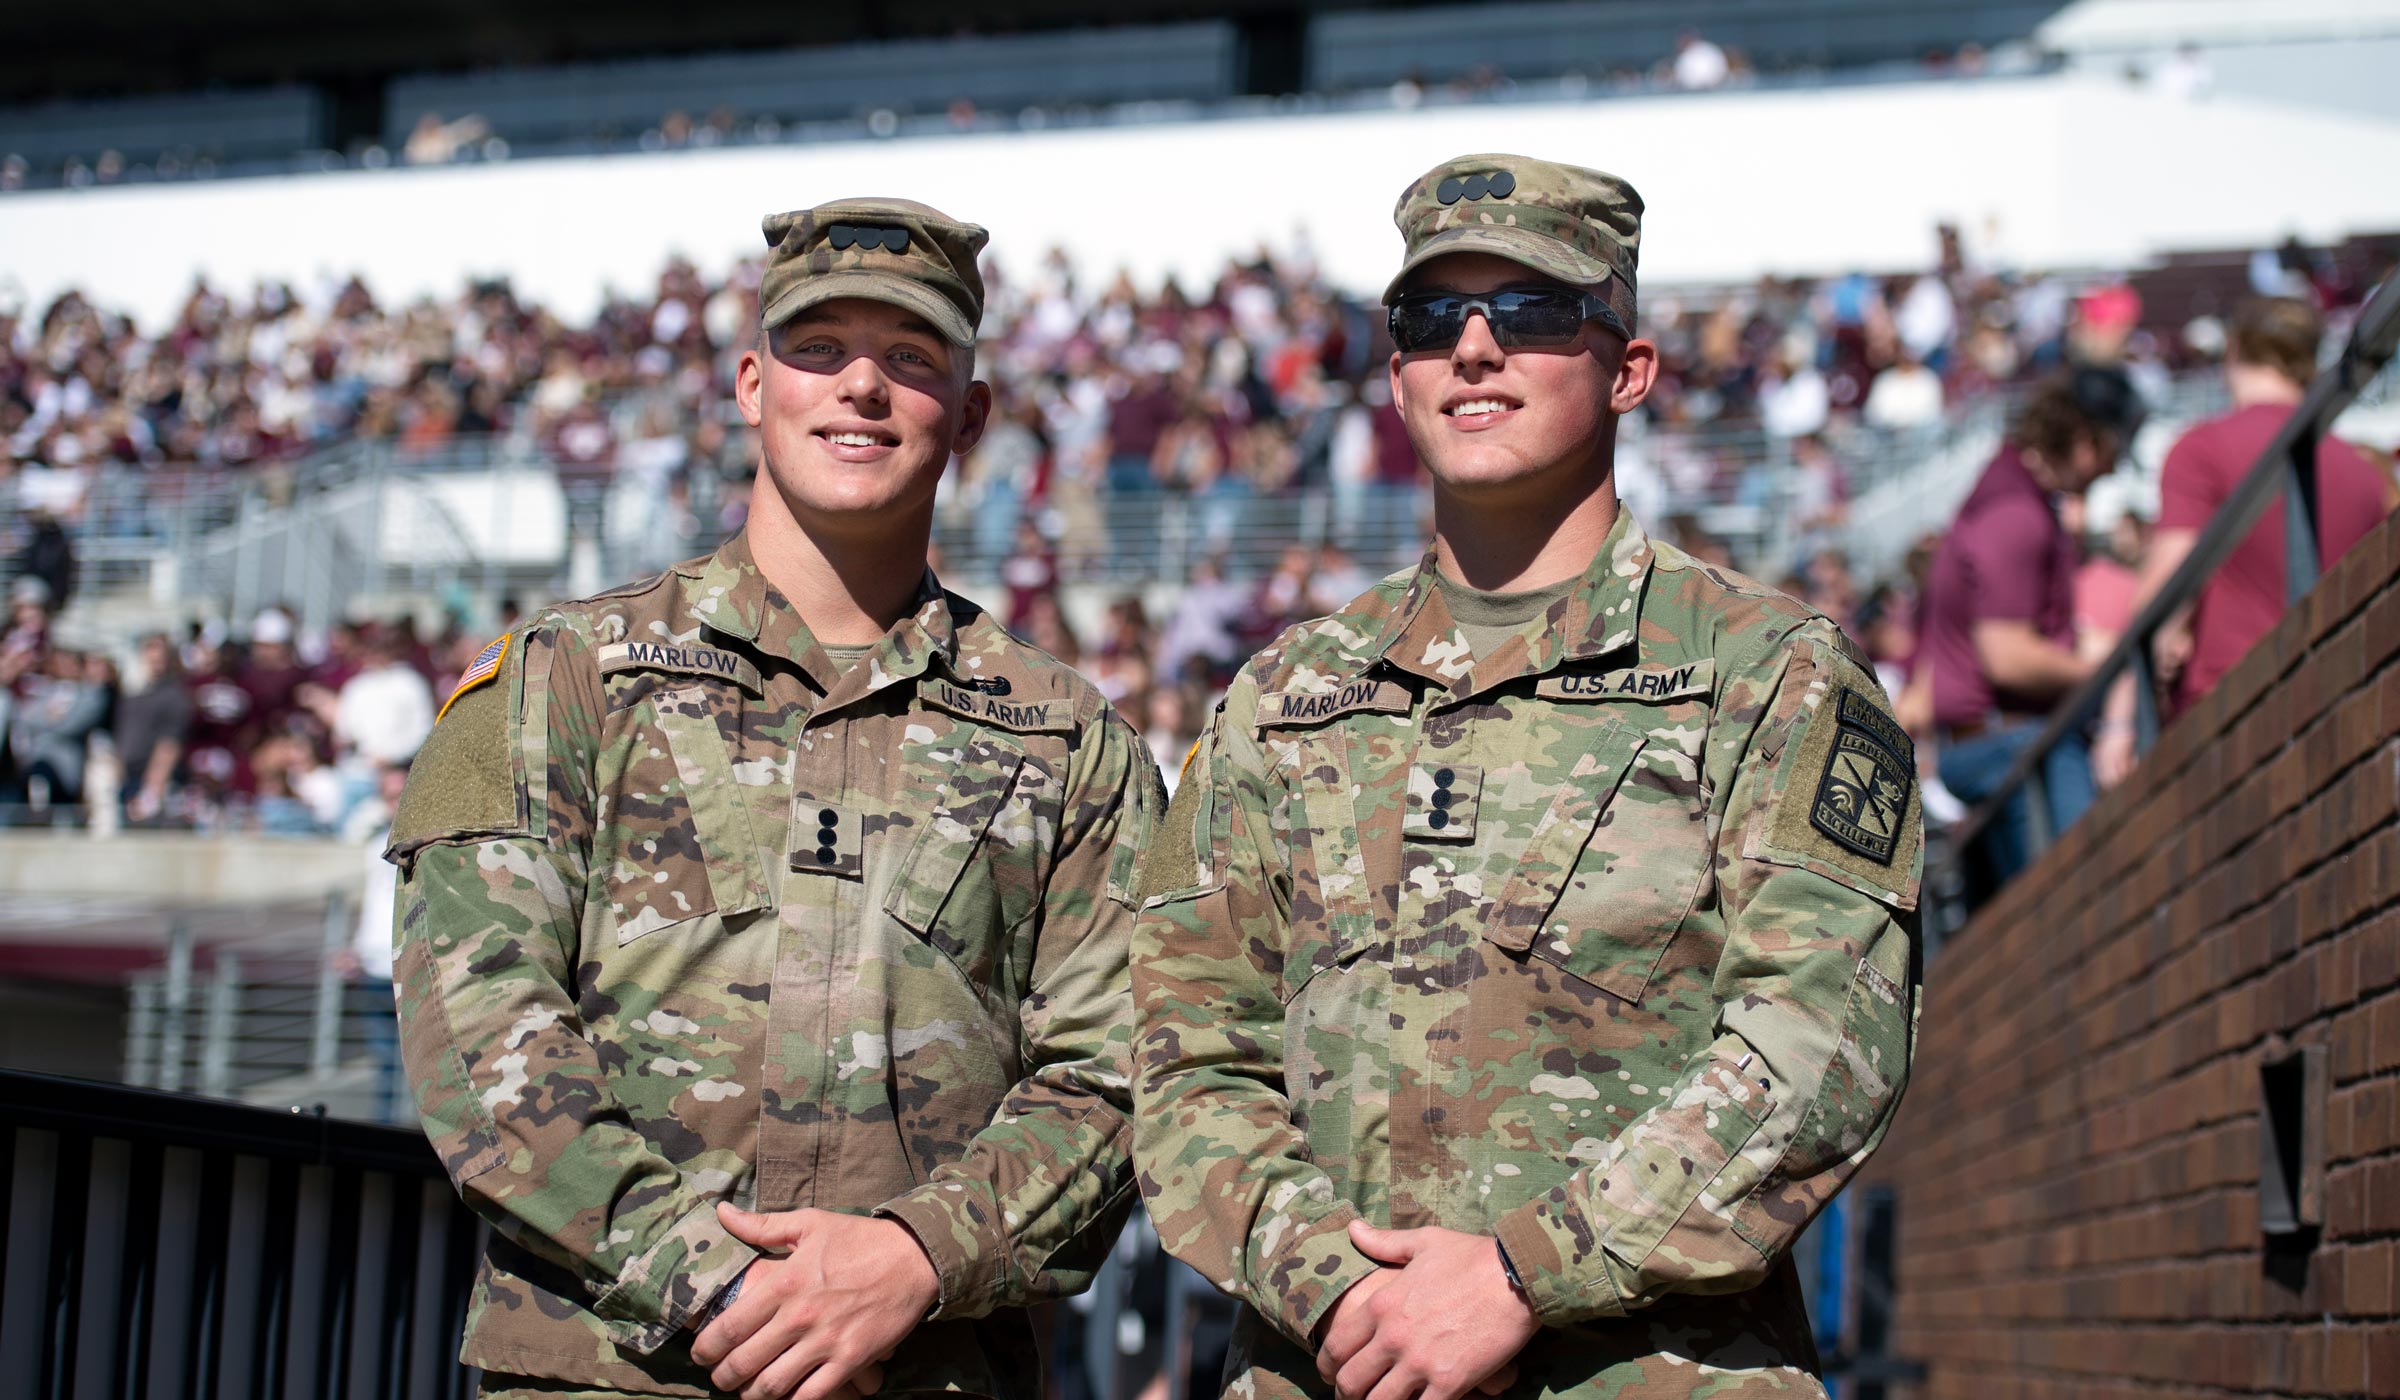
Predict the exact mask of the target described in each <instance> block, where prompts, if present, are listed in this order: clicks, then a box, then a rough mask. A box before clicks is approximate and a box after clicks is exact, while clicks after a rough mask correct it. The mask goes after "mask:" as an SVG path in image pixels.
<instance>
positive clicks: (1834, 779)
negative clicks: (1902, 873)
mask: <svg viewBox="0 0 2400 1400" xmlns="http://www.w3.org/2000/svg"><path fill="white" fill-rule="evenodd" d="M1838 704H1839V708H1838V710H1837V711H1836V713H1835V719H1836V721H1837V723H1836V726H1835V729H1834V736H1833V744H1832V746H1831V748H1830V749H1828V750H1827V753H1826V758H1825V769H1824V773H1823V776H1821V777H1820V778H1818V780H1817V791H1816V796H1815V797H1814V799H1813V800H1812V801H1811V802H1810V804H1809V809H1808V823H1809V825H1811V826H1813V827H1815V828H1816V829H1817V830H1819V831H1821V832H1823V833H1825V835H1827V836H1828V837H1831V838H1832V839H1833V840H1835V841H1838V842H1840V843H1841V844H1842V845H1844V846H1846V847H1848V848H1849V849H1851V850H1853V851H1856V852H1857V853H1859V854H1860V855H1862V856H1865V857H1866V858H1867V859H1869V860H1871V861H1874V862H1875V863H1876V864H1878V865H1889V864H1891V863H1892V856H1893V853H1894V852H1895V850H1896V849H1897V848H1898V846H1899V843H1900V832H1901V827H1902V823H1903V822H1904V821H1905V820H1906V819H1907V817H1908V803H1909V786H1910V781H1909V780H1910V775H1911V772H1912V769H1913V765H1912V764H1911V762H1910V758H1909V755H1910V752H1911V749H1912V745H1911V744H1910V743H1909V741H1908V735H1907V734H1906V733H1905V732H1903V731H1902V730H1901V728H1900V726H1899V725H1897V724H1894V723H1893V722H1892V720H1891V719H1890V717H1889V716H1887V715H1885V714H1884V713H1883V712H1882V711H1880V710H1878V709H1876V708H1875V706H1874V705H1872V704H1870V703H1869V702H1867V701H1866V700H1863V699H1861V698H1860V697H1859V696H1858V694H1857V692H1855V691H1850V690H1844V691H1841V692H1840V693H1839V700H1838Z"/></svg>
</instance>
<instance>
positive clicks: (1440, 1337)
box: [1317, 1221, 1541, 1400]
mask: <svg viewBox="0 0 2400 1400" xmlns="http://www.w3.org/2000/svg"><path fill="white" fill-rule="evenodd" d="M1350 1239H1351V1242H1352V1243H1353V1244H1356V1245H1357V1246H1358V1248H1359V1252H1360V1253H1362V1254H1364V1255H1366V1256H1367V1257H1368V1258H1370V1259H1373V1260H1374V1261H1376V1262H1377V1263H1379V1264H1383V1265H1386V1266H1388V1267H1385V1268H1381V1269H1377V1270H1376V1271H1375V1272H1374V1273H1372V1274H1369V1275H1368V1276H1367V1277H1365V1278H1363V1279H1361V1280H1359V1281H1358V1282H1357V1283H1355V1284H1352V1285H1351V1286H1350V1289H1349V1291H1348V1292H1346V1293H1344V1294H1343V1295H1342V1296H1341V1298H1340V1300H1339V1301H1337V1302H1336V1303H1335V1304H1334V1305H1333V1311H1332V1312H1331V1313H1330V1314H1328V1315H1327V1319H1326V1323H1325V1329H1324V1333H1323V1345H1322V1346H1321V1347H1319V1349H1318V1351H1317V1374H1318V1375H1320V1376H1323V1377H1324V1378H1325V1379H1326V1380H1327V1381H1330V1382H1331V1383H1332V1384H1333V1388H1334V1392H1335V1393H1336V1394H1337V1395H1339V1396H1340V1397H1341V1400H1412V1397H1414V1400H1459V1397H1461V1396H1463V1395H1465V1394H1467V1393H1468V1392H1469V1391H1480V1392H1481V1393H1483V1394H1486V1395H1498V1394H1499V1393H1500V1392H1501V1391H1503V1390H1506V1389H1507V1388H1508V1387H1509V1386H1511V1385H1513V1384H1515V1383H1516V1379H1517V1368H1516V1357H1517V1353H1518V1352H1520V1351H1522V1350H1524V1347H1525V1344H1526V1343H1527V1342H1529V1341H1531V1340H1533V1334H1534V1333H1536V1332H1538V1331H1540V1330H1541V1321H1540V1319H1538V1318H1536V1317H1535V1316H1534V1313H1533V1309H1532V1307H1531V1306H1530V1305H1528V1304H1527V1303H1526V1301H1525V1300H1524V1299H1523V1298H1522V1297H1520V1296H1518V1293H1517V1291H1516V1289H1514V1288H1512V1287H1510V1286H1509V1282H1508V1274H1507V1272H1506V1271H1505V1270H1504V1269H1503V1268H1502V1267H1501V1264H1500V1246H1499V1244H1498V1242H1496V1241H1495V1240H1493V1239H1492V1238H1491V1237H1490V1236H1488V1235H1469V1234H1464V1233H1462V1232H1460V1231H1457V1230H1444V1229H1441V1228H1439V1227H1438V1226H1429V1227H1427V1228H1424V1229H1419V1230H1378V1229H1376V1228H1375V1227H1374V1226H1372V1225H1369V1224H1367V1223H1365V1222H1364V1221H1352V1222H1351V1224H1350Z"/></svg>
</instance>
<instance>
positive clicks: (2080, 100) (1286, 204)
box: [0, 73, 2400, 326]
mask: <svg viewBox="0 0 2400 1400" xmlns="http://www.w3.org/2000/svg"><path fill="white" fill-rule="evenodd" d="M1511 149H1513V150H1521V151H1526V152H1530V153H1539V154H1542V155H1546V156H1551V157H1555V158H1559V159H1564V160H1569V161H1575V162H1579V163H1585V164H1591V165H1597V166H1601V167H1603V168H1606V169H1610V170H1614V171H1617V172H1619V173H1621V174H1623V175H1625V176H1626V177H1628V178H1629V179H1631V180H1632V181H1633V182H1634V183H1635V185H1636V186H1637V187H1638V188H1640V190H1641V191H1642V192H1643V194H1644V196H1645V197H1646V198H1647V200H1648V202H1649V206H1650V210H1649V215H1648V217H1647V219H1646V227H1645V229H1644V238H1643V244H1644V248H1643V273H1644V276H1645V280H1646V281H1648V282H1650V283H1651V284H1653V285H1658V284H1662V283H1664V284H1673V283H1695V282H1719V281H1730V280H1737V279H1746V278H1749V277H1753V276H1755V275H1757V274H1759V273H1761V272H1779V273H1810V274H1821V273H1828V272H1838V271H1843V270H1848V269H1852V268H1869V269H1905V268H1912V267H1919V266H1923V265H1925V264H1927V263H1928V262H1929V261H1930V259H1931V256H1932V252H1933V240H1932V235H1931V229H1932V226H1933V225H1934V224H1935V223H1936V222H1937V221H1949V222H1955V223H1957V224H1959V225H1960V226H1961V227H1962V228H1963V229H1964V230H1965V231H1966V233H1967V235H1968V237H1969V239H1970V243H1971V246H1972V247H1973V248H1974V250H1975V251H1976V252H1977V254H1978V255H1979V256H1983V257H1986V258H1989V259H1992V260H1995V261H1997V262H2000V263H2003V264H2006V265H2014V266H2026V267H2104V266H2117V265H2124V264H2128V263H2131V262H2135V261H2138V260H2140V259H2143V258H2145V257H2148V256H2152V255H2155V254H2157V253H2159V252H2161V251H2165V250H2171V249H2176V248H2194V247H2198V248H2210V247H2227V246H2241V245H2256V244H2265V243H2272V242H2279V241H2281V240H2282V239H2283V238H2284V237H2286V236H2287V235H2290V234H2294V233H2297V234H2299V235H2300V236H2302V237H2304V238H2312V239H2324V238H2332V237H2338V236H2341V235H2344V234H2348V233H2352V232H2359V231H2372V230H2382V229H2390V228H2400V180H2396V179H2394V178H2393V173H2394V172H2395V171H2400V123H2396V122H2385V121H2378V120H2375V119H2373V118H2370V117H2360V116H2354V115H2348V116H2346V115H2343V114H2339V113H2332V112H2326V111H2322V110H2311V109H2305V108H2302V107H2298V106H2289V105H2278V104H2271V103H2265V102H2261V101H2258V100H2256V99H2251V98H2237V97H2219V98H2216V99H2213V100H2208V101H2199V102H2186V101H2182V100H2178V99H2176V98H2173V97H2170V96H2167V95H2165V94H2162V93H2159V92H2157V91H2154V90H2151V89H2147V88H2139V87H2134V86H2130V85H2127V84H2125V83H2122V82H2119V81H2116V80H2113V79H2109V78H2104V77H2100V76H2097V75H2092V74H2073V73H2066V74H2054V75H2049V76H2043V77H2028V78H2008V79H1987V80H1982V81H1973V82H1957V81H1928V82H1922V83H1894V84H1878V85H1868V86H1855V87H1838V86H1837V87H1833V88H1827V89H1813V90H1802V91H1752V92H1728V93H1715V94H1708V95H1662V96H1648V97H1631V98H1612V99H1608V100H1598V101H1588V102H1572V103H1570V102H1557V103H1540V104H1528V103H1519V104H1505V105H1472V106H1445V107H1431V108H1425V109H1419V110H1414V111H1389V110H1386V111H1376V112H1370V113H1352V114H1332V115H1308V116H1277V117H1254V118H1251V117H1246V118H1229V119H1223V120H1210V121H1196V122H1189V123H1179V124H1162V125H1146V126H1130V127H1113V128H1106V129H1085V130H1079V131H1063V132H1043V133H1027V134H1021V135H973V136H958V137H920V138H913V139H906V140H897V141H889V142H857V143H848V144H832V145H823V146H815V147H805V146H772V147H750V148H742V149H733V150H713V151H691V152H679V153H674V154H664V155H657V154H637V155H622V156H607V157H591V158H572V159H566V158H562V159H552V160H523V161H517V162H512V163H502V164H494V165H480V166H457V167H447V168H441V169H429V170H394V171H381V172H362V173H338V174H319V175H308V176H294V177H284V178H273V179H252V180H228V181H220V182H206V183H191V184H180V185H153V186H142V187H126V188H113V189H102V190H75V191H56V192H43V193H18V194H11V195H8V196H7V197H5V198H0V290H5V291H6V292H7V293H8V294H11V295H14V296H18V297H22V298H23V299H25V300H27V301H29V302H31V303H33V304H36V305H38V304H40V303H41V302H42V301H43V300H44V299H46V298H48V297H50V296H52V295H54V294H55V293H57V292H58V291H60V290H62V289H65V288H69V287H81V288H84V289H87V290H88V291H90V292H92V293H95V294H96V295H98V296H99V297H100V298H101V299H102V300H104V301H105V302H107V303H109V304H112V305H116V306H121V307H124V308H127V309H128V310H131V311H132V312H133V313H134V314H135V315H136V316H137V317H138V318H139V319H140V320H141V322H142V323H143V324H144V325H145V326H152V325H155V324H156V323H157V321H158V320H159V319H160V318H162V317H165V316H168V315H171V314H172V312H173V310H174V308H175V307H176V306H178V305H179V304H180V302H181V300H182V298H183V296H184V294H185V293H186V292H187V290H188V289H189V287H190V285H191V282H192V279H193V277H194V275H195V274H205V275H207V276H208V277H209V278H210V279H211V280H212V281H215V282H216V283H218V284H220V285H224V286H229V287H232V288H235V289H246V288H247V287H248V286H249V285H250V283H251V282H252V281H254V280H255V279H258V278H262V277H272V278H283V279H290V280H293V281H295V282H297V283H300V284H302V285H303V286H304V287H305V286H306V284H309V283H311V282H314V281H316V280H318V279H321V278H325V277H330V276H336V275H345V274H348V273H350V272H353V271H355V272H359V273H363V274H364V275H365V276H366V277H367V279H368V281H369V284H370V285H371V286H372V287H373V288H374V289H375V290H376V292H377V293H378V294H379V295H381V296H383V297H386V298H406V297H411V296H415V295H417V294H422V293H436V294H443V295H447V294H449V293H452V292H454V291H455V290H456V289H457V288H458V287H459V285H460V283H461V279H462V278H463V277H465V276H467V275H470V274H474V275H505V276H507V277H509V278H511V279H513V281H514V282H515V284H516V285H517V287H518V288H519V289H520V290H521V291H523V292H525V293H528V294H530V295H532V296H535V297H538V298H540V299H542V300H543V301H545V302H547V303H549V304H550V305H552V306H554V307H556V308H557V309H559V310H560V311H561V312H563V313H565V314H567V315H569V316H581V315H584V314H587V313H589V312H590V311H591V310H592V308H593V307H594V306H595V305H596V304H597V301H598V299H599V297H600V296H601V295H602V292H603V289H605V288H608V287H612V286H613V287H617V288H622V289H627V290H634V289H647V287H648V286H649V285H650V283H651V281H652V279H653V278H654V277H655V275H656V273H657V270H658V268H659V266H660V264H661V262H662V260H663V258H664V257H665V256H666V255H667V254H669V253H670V252H680V253H682V254H684V255H686V256H689V257H690V258H692V259H693V260H694V261H695V262H696V263H698V264H700V265H701V267H702V268H703V270H704V271H711V272H714V271H721V270H722V269H723V268H724V267H725V266H726V265H727V264H728V263H729V261H730V260H731V259H732V258H734V257H736V256H739V255H742V254H745V253H748V252H751V251H753V250H755V249H756V248H757V247H758V246H759V240H758V236H757V234H756V229H757V226H758V219H759V216H760V215H761V214H762V213H765V212H767V211H770V210H776V209H784V208H791V207H796V206H801V205H806V204H810V203H815V202H817V201H820V200H824V199H829V198H834V197H838V196H842V195H854V194H886V193H905V194H908V195H911V196H915V197H918V198H922V199H925V200H928V201H930V202H932V203H935V204H938V205H941V206H943V207H944V208H946V209H949V210H951V211H952V212H954V213H957V214H959V215H961V216H964V217H968V218H972V219H975V220H978V221H980V222H983V223H985V224H986V225H988V226H989V227H990V228H991V229H992V230H993V234H994V244H995V252H996V255H997V256H998V258H999V259H1000V261H1001V263H1002V266H1003V268H1004V269H1024V268H1027V267H1029V266H1030V265H1031V263H1032V261H1033V260H1034V259H1035V258H1036V257H1038V256H1039V255H1040V254H1041V253H1042V252H1043V251H1044V250H1046V249H1048V248H1049V247H1051V246H1052V245H1054V244H1055V245H1061V246H1064V247H1065V248H1067V249H1068V250H1069V252H1070V253H1071V254H1072V255H1073V256H1074V257H1075V258H1076V260H1077V262H1078V265H1079V266H1081V267H1083V268H1085V269H1086V270H1087V272H1089V273H1092V274H1095V275H1098V274H1105V273H1108V272H1111V271H1113V270H1114V269H1115V268H1117V267H1119V266H1124V267H1128V268H1130V269H1132V270H1133V272H1134V273H1135V274H1136V276H1137V277H1140V278H1143V279H1155V278H1157V277H1158V276H1160V275H1162V274H1164V273H1167V272H1170V271H1171V272H1177V273H1180V274H1183V275H1185V276H1186V277H1188V278H1193V279H1200V280H1203V281H1204V280H1205V278H1206V277H1207V276H1209V275H1210V274H1211V273H1213V271H1214V270H1215V269H1216V268H1217V267H1218V266H1219V265H1221V263H1222V261H1223V259H1224V258H1225V257H1226V256H1227V255H1229V254H1235V253H1245V254H1246V253H1248V252H1251V251H1253V250H1255V249H1256V248H1258V247H1259V246H1260V245H1261V244H1262V243H1265V244H1268V245H1271V246H1275V247H1279V248H1280V247H1283V246H1286V245H1287V244H1288V243H1289V242H1290V240H1291V237H1292V234H1293V232H1294V230H1295V229H1297V228H1303V227H1304V228H1306V229H1307V230H1308V231H1309V234H1310V236H1311V238H1312V241H1313V243H1314V246H1315V248H1316V249H1317V252H1318V256H1319V258H1320V260H1321V262H1322V264H1323V266H1324V267H1325V268H1326V270H1327V271H1328V273H1329V274H1330V275H1331V276H1332V278H1333V279H1334V281H1335V282H1337V283H1338V284H1340V285H1344V286H1347V287H1349V288H1352V289H1356V290H1361V291H1370V292H1371V291H1373V290H1375V289H1377V288H1378V287H1379V286H1380V285H1381V282H1382V279H1383V277H1384V276H1385V274H1386V272H1387V270H1388V269H1389V268H1390V267H1391V266H1392V264H1393V262H1394V261H1395V258H1396V255H1397V252H1398V242H1397V236H1396V235H1395V234H1394V232H1393V230H1392V228H1391V224H1390V222H1389V211H1390V208H1391V204H1392V200H1393V197H1394V195H1395V194H1396V193H1397V192H1398V190H1399V189H1400V187H1401V184H1402V182H1403V181H1405V180H1406V179H1408V178H1409V177H1410V176H1412V175H1414V174H1415V173H1416V172H1417V171H1419V170H1421V169H1423V168H1425V167H1426V166H1428V165H1430V164H1432V163H1433V162H1434V161H1436V160H1438V159H1441V158H1443V157H1446V156H1450V155H1454V154H1458V153H1461V152H1467V151H1477V150H1511ZM8 284H13V286H11V285H8Z"/></svg>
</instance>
